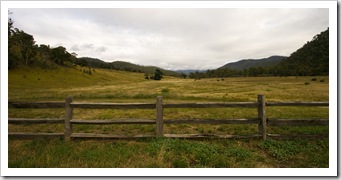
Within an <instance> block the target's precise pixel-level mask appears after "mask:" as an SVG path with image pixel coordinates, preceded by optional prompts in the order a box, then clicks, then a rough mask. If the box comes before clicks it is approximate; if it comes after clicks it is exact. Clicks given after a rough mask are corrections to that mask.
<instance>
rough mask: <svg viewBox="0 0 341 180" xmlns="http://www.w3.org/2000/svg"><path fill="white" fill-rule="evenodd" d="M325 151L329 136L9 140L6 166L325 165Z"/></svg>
mask: <svg viewBox="0 0 341 180" xmlns="http://www.w3.org/2000/svg"><path fill="white" fill-rule="evenodd" d="M325 152H328V140H316V141H308V140H300V141H295V140H290V141H289V140H285V141H283V140H276V141H274V140H267V141H260V140H203V141H189V140H180V139H164V138H151V139H147V140H137V141H124V140H120V141H101V142H98V141H76V140H75V141H70V142H64V141H63V140H61V139H55V140H43V139H35V140H25V141H22V140H21V141H19V140H10V141H9V167H10V168H27V167H43V168H64V167H80V168H92V167H96V168H101V167H106V168H114V167H115V168H117V167H128V168H142V167H157V168H160V167H162V168H186V167H194V168H197V167H198V168H203V167H205V168H222V167H224V168H238V167H245V168H265V167H274V168H278V167H289V168H290V167H328V153H325ZM17 154H21V156H18V155H17Z"/></svg>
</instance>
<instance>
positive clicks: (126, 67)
mask: <svg viewBox="0 0 341 180" xmlns="http://www.w3.org/2000/svg"><path fill="white" fill-rule="evenodd" d="M77 61H78V64H80V65H84V66H89V67H91V68H103V69H114V70H121V71H130V72H139V73H145V74H149V75H151V74H154V72H155V71H156V69H160V70H161V71H162V73H163V74H164V75H166V76H180V73H177V72H175V71H169V70H165V69H162V68H159V67H156V66H142V65H137V64H133V63H130V62H125V61H113V62H104V61H102V60H100V59H96V58H90V57H81V58H78V60H77Z"/></svg>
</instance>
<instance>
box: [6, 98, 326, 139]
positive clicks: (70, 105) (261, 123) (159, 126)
mask: <svg viewBox="0 0 341 180" xmlns="http://www.w3.org/2000/svg"><path fill="white" fill-rule="evenodd" d="M271 106H329V102H266V101H265V96H264V95H258V100H257V102H226V103H173V104H163V103H162V97H161V96H158V97H157V98H156V102H155V103H85V102H73V98H72V97H68V98H66V101H65V102H9V103H8V107H9V108H37V109H40V108H65V117H64V118H45V119H43V118H40V119H33V118H30V119H28V118H26V119H25V118H9V119H8V123H9V124H64V132H63V133H28V132H9V133H8V135H9V137H11V138H19V139H32V138H37V137H45V138H64V139H65V140H70V139H137V138H150V137H166V138H185V139H203V138H221V139H230V138H232V139H244V138H262V139H263V140H266V139H267V138H268V137H269V138H276V139H282V138H296V137H304V138H316V136H317V135H290V134H289V135H280V134H268V133H267V128H268V127H269V126H329V120H328V119H275V118H267V116H266V107H271ZM74 108H84V109H155V110H156V116H155V119H104V120H102V119H100V120H98V119H97V120H96V119H94V120H82V119H73V109H74ZM164 108H257V110H258V117H257V118H249V119H228V118H227V119H167V120H163V109H164ZM111 124H149V125H153V124H154V125H156V132H155V134H152V135H149V134H141V135H116V134H99V133H76V132H72V126H73V125H111ZM165 124H166V125H167V124H212V125H219V124H256V125H258V133H257V134H249V135H228V134H227V135H217V134H164V132H163V127H164V125H165ZM318 137H328V134H322V135H318Z"/></svg>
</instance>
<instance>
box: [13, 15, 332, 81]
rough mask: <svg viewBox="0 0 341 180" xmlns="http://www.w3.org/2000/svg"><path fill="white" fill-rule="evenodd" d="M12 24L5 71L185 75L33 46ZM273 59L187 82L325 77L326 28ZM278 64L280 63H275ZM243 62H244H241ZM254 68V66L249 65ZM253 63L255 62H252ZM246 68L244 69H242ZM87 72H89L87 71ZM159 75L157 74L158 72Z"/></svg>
mask: <svg viewBox="0 0 341 180" xmlns="http://www.w3.org/2000/svg"><path fill="white" fill-rule="evenodd" d="M13 23H14V21H13V20H12V19H11V18H9V19H8V69H14V68H17V67H18V66H21V65H25V66H39V67H42V68H50V69H51V68H56V67H58V66H64V67H74V66H75V65H79V66H82V67H88V68H89V69H90V68H106V69H113V70H122V71H131V72H140V73H144V74H145V78H146V79H149V78H150V77H152V78H154V77H155V74H153V73H154V72H156V71H157V70H158V71H160V72H161V73H162V75H169V76H177V77H182V78H186V76H187V75H186V74H184V73H181V74H180V73H178V72H174V71H168V70H164V69H161V68H158V67H155V66H140V65H136V64H132V63H128V62H123V61H114V62H110V63H109V62H104V61H102V60H99V59H95V58H89V57H82V58H77V57H76V56H77V54H76V53H74V52H72V53H70V52H68V51H67V50H66V48H65V47H63V46H59V47H53V48H52V47H50V46H49V45H45V44H40V45H37V44H36V43H35V41H34V37H33V36H32V35H30V34H27V33H26V32H24V31H23V30H19V29H17V28H14V26H13ZM279 58H280V59H281V60H279V59H278V58H277V57H276V62H275V63H273V64H272V65H271V66H267V65H264V64H260V65H257V66H255V65H253V66H252V67H251V66H249V67H250V68H242V69H240V68H239V69H238V68H234V69H232V68H231V67H230V66H226V65H225V66H223V67H221V68H218V69H215V70H207V71H205V72H199V71H196V72H192V73H190V74H189V77H190V78H195V79H198V78H215V77H219V78H220V77H236V76H315V75H328V74H329V28H328V29H327V30H326V31H324V32H321V33H320V34H318V35H316V36H314V37H313V39H312V40H311V41H308V42H307V43H306V44H304V45H303V47H301V48H300V49H298V50H297V51H295V52H294V53H292V54H291V55H290V56H289V57H287V58H284V57H279ZM279 61H280V62H279ZM245 62H246V61H245ZM249 63H250V62H249ZM252 63H253V64H254V62H252ZM255 63H256V62H255ZM244 67H247V66H244ZM89 71H90V70H89ZM158 73H159V72H158Z"/></svg>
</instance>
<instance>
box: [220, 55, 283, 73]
mask: <svg viewBox="0 0 341 180" xmlns="http://www.w3.org/2000/svg"><path fill="white" fill-rule="evenodd" d="M285 58H287V57H286V56H270V57H268V58H263V59H243V60H239V61H237V62H233V63H228V64H225V65H224V66H222V67H220V68H218V69H234V70H244V69H249V68H252V67H254V68H255V67H270V66H276V65H277V64H279V63H280V62H281V61H282V60H283V59H285Z"/></svg>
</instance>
